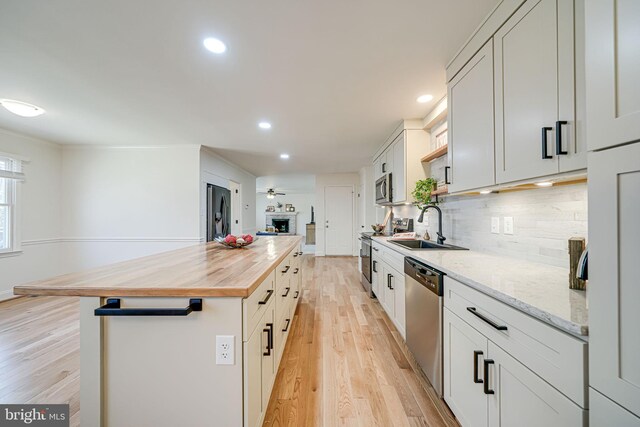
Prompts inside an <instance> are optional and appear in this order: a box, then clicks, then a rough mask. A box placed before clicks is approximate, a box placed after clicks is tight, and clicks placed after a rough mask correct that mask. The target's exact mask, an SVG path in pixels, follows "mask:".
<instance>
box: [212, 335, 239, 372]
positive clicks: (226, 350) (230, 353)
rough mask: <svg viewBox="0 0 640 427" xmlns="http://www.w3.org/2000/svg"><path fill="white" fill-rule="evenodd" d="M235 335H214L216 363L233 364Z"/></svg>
mask: <svg viewBox="0 0 640 427" xmlns="http://www.w3.org/2000/svg"><path fill="white" fill-rule="evenodd" d="M235 353H236V352H235V336H233V335H216V365H235V363H236V362H235V359H236V354H235Z"/></svg>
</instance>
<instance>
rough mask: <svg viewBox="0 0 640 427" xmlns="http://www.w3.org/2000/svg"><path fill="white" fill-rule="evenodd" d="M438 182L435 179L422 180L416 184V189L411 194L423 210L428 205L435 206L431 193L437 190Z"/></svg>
mask: <svg viewBox="0 0 640 427" xmlns="http://www.w3.org/2000/svg"><path fill="white" fill-rule="evenodd" d="M437 184H438V181H437V180H436V179H435V178H426V179H421V180H419V181H418V182H416V188H415V189H414V190H413V191H412V192H411V195H412V196H413V199H414V200H415V204H416V205H417V206H418V207H419V208H420V209H423V208H424V207H425V206H426V205H430V204H434V202H433V201H432V200H431V192H432V191H433V190H435V189H436V185H437Z"/></svg>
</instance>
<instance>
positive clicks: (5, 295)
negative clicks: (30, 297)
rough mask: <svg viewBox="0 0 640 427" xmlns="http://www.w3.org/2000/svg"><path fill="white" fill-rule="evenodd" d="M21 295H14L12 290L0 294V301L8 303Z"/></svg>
mask: <svg viewBox="0 0 640 427" xmlns="http://www.w3.org/2000/svg"><path fill="white" fill-rule="evenodd" d="M21 296H22V295H14V294H13V288H11V289H7V290H6V291H2V292H0V301H9V300H10V299H14V298H20V297H21Z"/></svg>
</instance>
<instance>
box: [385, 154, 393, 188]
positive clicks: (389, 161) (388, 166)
mask: <svg viewBox="0 0 640 427" xmlns="http://www.w3.org/2000/svg"><path fill="white" fill-rule="evenodd" d="M383 156H384V157H383V158H382V159H383V163H382V172H383V173H393V145H390V146H389V147H388V148H387V149H386V150H385V152H384V154H383ZM392 184H393V183H392Z"/></svg>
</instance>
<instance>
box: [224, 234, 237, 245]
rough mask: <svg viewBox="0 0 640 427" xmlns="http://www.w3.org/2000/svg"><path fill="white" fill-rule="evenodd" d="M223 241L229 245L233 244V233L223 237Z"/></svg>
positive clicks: (234, 240)
mask: <svg viewBox="0 0 640 427" xmlns="http://www.w3.org/2000/svg"><path fill="white" fill-rule="evenodd" d="M224 241H225V242H227V243H229V244H230V245H235V243H236V236H234V235H233V234H227V237H225V238H224Z"/></svg>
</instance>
